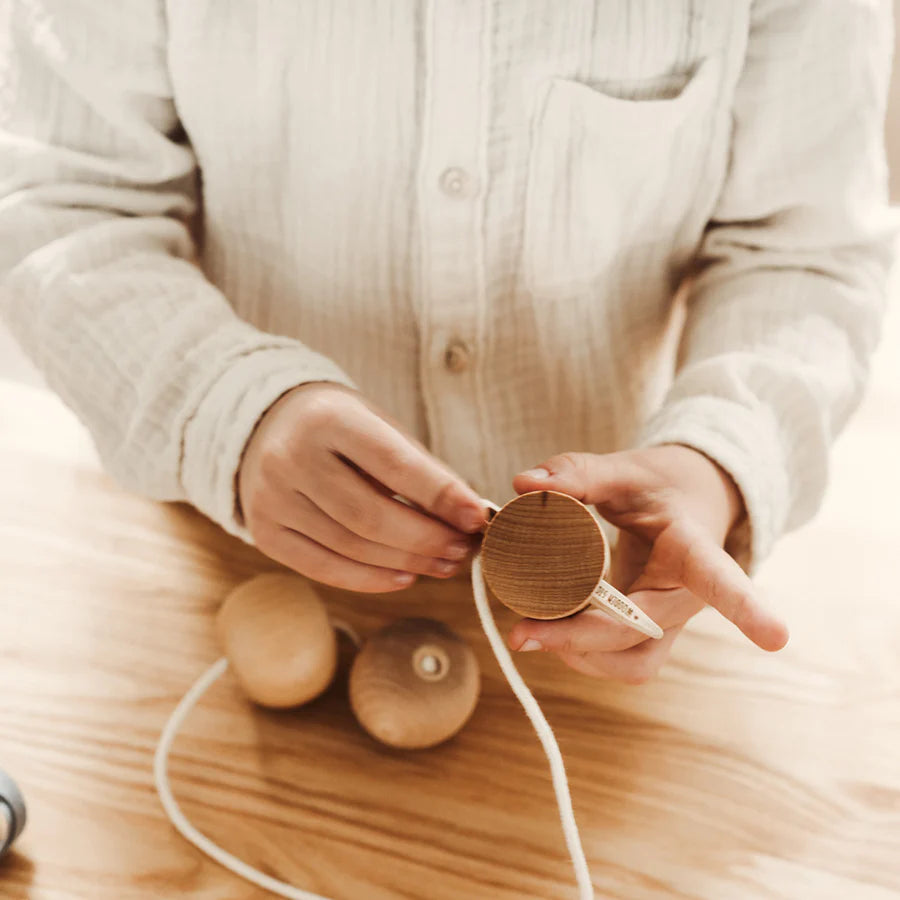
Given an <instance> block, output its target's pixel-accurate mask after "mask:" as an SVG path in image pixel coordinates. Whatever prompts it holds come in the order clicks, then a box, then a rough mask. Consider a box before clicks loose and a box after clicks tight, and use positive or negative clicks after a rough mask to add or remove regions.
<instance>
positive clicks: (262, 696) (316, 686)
mask: <svg viewBox="0 0 900 900" xmlns="http://www.w3.org/2000/svg"><path fill="white" fill-rule="evenodd" d="M217 626H218V633H219V639H220V641H221V643H222V647H223V649H224V651H225V655H226V656H227V657H228V661H229V664H230V665H231V669H232V671H233V672H234V674H235V677H236V678H237V680H238V682H239V683H240V685H241V687H242V688H243V690H244V692H245V693H246V694H247V696H248V697H250V699H251V700H255V701H256V702H257V703H260V704H262V705H263V706H273V707H288V706H298V705H299V704H301V703H306V702H307V701H308V700H312V699H313V698H314V697H317V696H318V695H319V694H321V693H322V691H324V690H325V688H327V687H328V685H329V684H331V681H332V679H333V678H334V672H335V669H336V667H337V637H336V635H335V632H334V629H333V628H332V627H331V623H330V622H329V621H328V613H327V612H326V610H325V604H324V603H323V602H322V600H321V599H320V597H319V595H318V594H317V593H316V592H315V590H314V589H313V587H312V585H310V584H309V582H308V581H306V580H305V579H304V578H300V577H299V576H298V575H291V574H287V573H282V572H268V573H266V574H264V575H258V576H257V577H256V578H251V579H250V580H249V581H245V582H244V583H243V584H240V585H238V587H236V588H235V589H234V590H233V591H232V592H231V593H230V594H229V595H228V597H226V599H225V602H224V603H223V604H222V608H221V609H220V610H219V615H218V622H217Z"/></svg>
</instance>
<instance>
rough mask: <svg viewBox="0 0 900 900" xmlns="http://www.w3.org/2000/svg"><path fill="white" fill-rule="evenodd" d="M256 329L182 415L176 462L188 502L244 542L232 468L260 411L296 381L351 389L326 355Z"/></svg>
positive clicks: (245, 534)
mask: <svg viewBox="0 0 900 900" xmlns="http://www.w3.org/2000/svg"><path fill="white" fill-rule="evenodd" d="M257 334H258V335H259V338H258V341H259V343H258V345H257V346H255V347H249V348H248V347H246V346H245V347H243V348H242V349H241V351H240V354H239V355H238V356H236V357H235V358H233V359H232V360H231V361H230V362H229V363H228V365H227V366H225V367H224V368H223V369H222V371H221V373H220V374H219V376H218V377H217V378H216V380H215V381H214V382H213V383H212V384H211V385H210V386H209V388H208V390H207V391H206V392H205V394H204V395H203V397H202V399H201V400H200V402H199V404H198V405H197V406H196V409H195V411H194V412H193V414H192V415H191V416H190V418H189V419H188V420H187V422H186V424H185V427H184V432H183V441H182V464H181V481H182V484H183V487H184V490H185V493H186V495H187V499H188V500H189V501H190V503H192V504H193V505H194V506H195V507H196V508H197V509H198V510H200V512H202V513H204V514H205V515H206V516H208V517H209V518H210V519H212V520H213V521H214V522H216V523H218V524H219V525H221V526H222V528H224V529H225V530H226V531H227V532H228V533H229V534H233V535H235V536H237V537H239V538H241V539H242V540H244V541H246V542H247V543H248V544H252V543H253V539H252V537H251V536H250V533H249V531H248V530H247V528H246V527H245V526H244V524H243V522H242V521H241V519H240V517H239V515H238V504H237V473H238V468H239V466H240V463H241V458H242V456H243V453H244V448H245V446H246V444H247V441H248V440H249V438H250V436H251V434H252V433H253V430H254V428H255V427H256V425H257V423H258V422H259V420H260V419H261V418H262V416H263V414H264V413H265V412H266V410H267V409H268V408H269V407H270V406H271V405H272V404H273V403H274V402H275V401H276V400H277V399H278V398H279V397H281V396H282V395H283V394H285V393H287V391H289V390H291V389H292V388H295V387H297V386H299V385H301V384H308V383H310V382H314V381H329V382H334V383H336V384H342V385H345V386H346V387H349V388H354V389H356V385H355V384H354V383H353V381H352V380H351V379H350V378H349V376H348V375H347V374H346V373H345V372H344V371H343V370H342V369H341V368H340V367H339V366H338V365H337V364H336V363H335V362H333V361H332V360H330V359H328V358H327V357H325V356H322V355H321V354H319V353H316V352H314V351H312V350H310V349H309V348H307V347H304V346H303V345H302V344H300V343H298V342H295V341H290V340H288V339H286V338H277V337H271V336H269V335H264V334H262V333H257Z"/></svg>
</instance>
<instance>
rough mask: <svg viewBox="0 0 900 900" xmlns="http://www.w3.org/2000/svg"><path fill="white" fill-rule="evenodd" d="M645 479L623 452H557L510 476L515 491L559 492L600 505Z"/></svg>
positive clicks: (636, 487)
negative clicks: (539, 462)
mask: <svg viewBox="0 0 900 900" xmlns="http://www.w3.org/2000/svg"><path fill="white" fill-rule="evenodd" d="M646 480H647V473H646V471H645V470H644V469H643V468H642V467H640V466H637V465H636V464H635V463H634V461H633V460H629V459H628V456H627V454H624V453H604V454H598V453H560V454H558V455H557V456H551V457H550V458H549V459H547V460H545V461H544V462H542V463H541V464H540V465H539V466H535V468H533V469H528V470H527V471H525V472H520V473H519V474H518V475H516V477H515V478H513V487H514V488H515V490H516V491H517V492H518V493H520V494H524V493H525V492H526V491H540V490H549V491H559V492H560V493H563V494H568V495H569V496H570V497H575V498H576V499H577V500H580V501H581V502H582V503H593V504H597V505H604V504H607V503H611V502H613V501H615V498H616V497H617V496H621V494H622V491H623V489H627V491H628V493H629V494H631V495H633V494H634V492H635V490H640V489H641V488H642V487H643V484H642V483H643V482H645V481H646Z"/></svg>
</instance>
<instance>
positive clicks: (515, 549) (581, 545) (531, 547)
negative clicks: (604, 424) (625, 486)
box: [481, 491, 609, 619]
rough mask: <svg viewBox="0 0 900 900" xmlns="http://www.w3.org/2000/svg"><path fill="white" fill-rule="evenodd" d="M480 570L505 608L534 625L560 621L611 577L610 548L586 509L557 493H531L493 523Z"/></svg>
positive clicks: (505, 509) (515, 501) (487, 531)
mask: <svg viewBox="0 0 900 900" xmlns="http://www.w3.org/2000/svg"><path fill="white" fill-rule="evenodd" d="M481 565H482V568H483V571H484V578H485V581H487V583H488V586H489V587H490V589H491V590H492V591H493V592H494V594H495V595H496V597H497V599H498V600H500V602H501V603H503V605H504V606H508V607H509V608H510V609H512V610H514V611H515V612H517V613H519V615H522V616H527V617H528V618H531V619H559V618H562V617H563V616H568V615H571V614H572V613H575V612H578V611H579V610H581V609H584V607H585V606H587V605H588V603H589V602H590V599H591V595H592V594H593V592H594V590H595V588H596V587H597V585H598V583H599V581H600V579H601V578H603V577H604V575H605V574H606V570H607V568H608V565H609V548H608V546H607V543H606V538H605V537H604V535H603V532H602V530H601V529H600V524H599V522H597V520H596V519H595V518H594V517H593V516H592V515H591V512H590V510H589V509H588V508H587V507H586V506H585V505H584V504H583V503H581V502H580V501H578V500H576V499H575V498H574V497H570V496H569V495H568V494H561V493H559V492H557V491H532V492H530V493H527V494H521V495H520V496H518V497H515V498H514V499H512V500H510V501H509V503H507V504H506V505H505V506H503V507H502V508H501V509H500V511H499V512H498V513H496V514H495V515H494V516H493V518H492V519H491V521H490V522H489V523H488V525H487V527H486V529H485V533H484V540H483V541H482V544H481Z"/></svg>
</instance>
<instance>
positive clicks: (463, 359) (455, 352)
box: [444, 340, 472, 374]
mask: <svg viewBox="0 0 900 900" xmlns="http://www.w3.org/2000/svg"><path fill="white" fill-rule="evenodd" d="M471 362H472V351H471V350H469V348H468V346H467V345H466V344H465V343H463V341H459V340H456V341H451V342H450V343H449V344H447V349H446V350H444V365H445V366H446V367H447V370H448V371H450V372H453V373H454V374H458V373H460V372H464V371H465V370H466V369H468V368H469V366H470V364H471Z"/></svg>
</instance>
